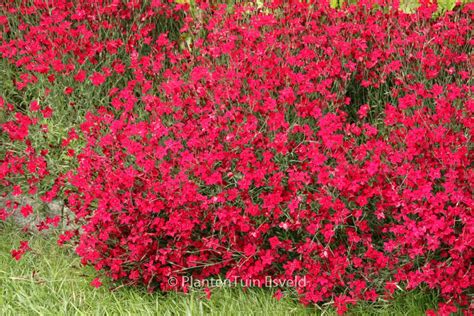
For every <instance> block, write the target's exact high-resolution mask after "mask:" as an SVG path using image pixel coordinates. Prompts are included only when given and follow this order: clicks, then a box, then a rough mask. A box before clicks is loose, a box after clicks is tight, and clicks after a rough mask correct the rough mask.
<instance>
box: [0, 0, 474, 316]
mask: <svg viewBox="0 0 474 316" xmlns="http://www.w3.org/2000/svg"><path fill="white" fill-rule="evenodd" d="M25 2H26V1H25ZM49 2H50V1H39V0H38V1H34V3H35V6H34V7H31V6H27V5H25V6H22V7H21V8H15V6H14V5H13V4H7V5H4V7H3V8H2V9H3V11H4V12H6V15H5V16H2V17H0V26H1V27H2V28H3V32H2V33H0V34H1V37H0V40H1V45H0V54H2V57H3V58H4V59H5V60H8V63H10V64H12V65H15V67H18V68H19V69H20V71H19V75H18V76H19V78H18V79H17V80H15V87H16V89H17V90H18V91H23V90H25V89H30V90H28V91H30V92H28V93H32V92H31V91H36V90H34V89H41V88H38V86H39V87H48V88H47V90H48V91H49V90H54V91H56V92H57V93H60V94H61V97H62V98H63V99H64V100H76V101H74V102H73V103H74V104H69V105H68V107H69V108H74V111H76V112H75V113H83V115H82V116H81V118H80V124H77V126H76V128H75V129H70V130H69V131H68V133H67V135H66V137H64V139H62V140H61V145H60V146H59V149H57V150H60V151H61V152H62V153H63V155H64V156H67V157H69V159H72V160H73V161H74V164H73V168H71V170H67V171H65V172H63V173H61V174H59V175H57V176H55V177H54V180H48V181H49V182H48V183H49V187H48V190H46V191H45V192H42V194H41V196H42V199H43V200H44V201H51V200H52V199H54V198H55V197H57V196H61V197H64V198H65V199H66V200H67V206H68V207H69V208H70V209H71V210H72V211H73V213H74V215H75V217H74V220H75V221H76V222H77V223H79V224H80V225H81V226H80V228H79V229H77V230H75V231H68V232H66V233H65V234H63V235H62V236H61V237H60V240H59V242H60V243H64V242H67V241H70V240H72V241H74V242H75V243H76V244H77V248H76V252H77V254H78V255H79V256H81V258H82V262H83V263H84V264H90V265H93V266H94V267H95V268H96V269H97V270H101V271H104V272H105V273H106V274H107V275H109V276H110V277H111V278H112V279H114V280H126V281H128V282H129V283H131V284H145V285H146V286H147V287H148V288H149V289H150V290H154V289H160V290H164V291H167V290H176V289H178V290H184V291H186V290H187V288H186V282H182V280H183V279H185V278H193V279H194V280H204V279H206V278H210V277H214V276H224V277H225V278H227V279H229V280H243V281H245V280H261V281H262V282H261V283H262V284H263V283H264V281H265V278H267V277H268V276H272V277H273V278H274V279H295V278H304V279H305V282H304V283H303V284H301V285H300V284H296V285H295V290H296V291H297V292H298V294H299V296H300V299H301V301H302V302H303V303H305V304H310V303H319V302H323V301H328V300H333V301H334V304H335V305H336V307H337V308H338V311H339V312H341V313H343V312H344V311H345V310H346V306H347V304H353V303H355V302H357V301H358V300H369V301H374V300H376V299H377V298H378V297H379V296H383V297H390V296H391V295H392V294H393V292H394V291H395V290H396V289H397V288H400V287H403V288H405V289H414V288H417V287H419V286H426V287H429V288H431V289H435V290H438V291H440V293H441V295H442V297H444V298H445V299H446V302H449V303H446V304H445V303H441V304H440V309H439V313H441V314H449V313H450V312H452V311H455V310H456V306H468V305H469V296H468V295H467V294H468V292H469V290H470V289H471V290H472V286H473V285H474V277H473V275H474V273H473V272H472V269H471V264H472V259H473V255H474V253H473V249H474V247H473V246H474V239H473V233H474V215H473V209H472V206H473V205H474V199H473V192H472V183H474V171H473V168H472V166H473V148H472V142H471V137H472V130H473V128H474V121H473V119H472V118H473V117H474V101H473V98H472V93H473V85H472V75H473V62H474V60H473V58H472V55H471V52H472V44H473V39H472V38H473V37H472V31H473V25H472V18H473V15H474V5H472V4H471V5H465V6H463V7H462V8H457V9H456V10H455V11H453V12H448V13H446V14H445V15H443V16H440V17H438V18H436V19H434V18H433V17H432V16H433V13H434V12H435V11H436V6H435V5H433V4H431V3H428V2H425V1H421V5H420V7H419V8H418V9H417V11H416V12H415V13H413V14H406V13H403V12H402V11H400V10H398V7H397V4H396V3H395V2H391V1H375V0H364V1H359V2H358V4H355V5H347V6H345V7H343V8H341V9H340V10H333V9H331V8H330V6H329V5H328V4H327V3H322V2H320V1H317V2H316V3H306V2H301V3H300V2H295V3H292V4H291V5H289V4H287V3H285V2H283V1H272V2H269V3H266V4H265V5H263V6H257V5H255V4H252V3H247V4H242V5H237V4H236V5H233V6H232V7H228V6H226V5H217V6H216V5H212V4H209V3H207V2H203V3H198V4H199V9H196V8H194V10H195V11H193V14H190V13H189V12H188V13H183V12H186V10H187V9H188V8H187V6H186V5H173V6H170V5H169V4H166V5H165V4H162V3H161V2H160V1H150V3H149V4H146V5H144V4H142V3H141V2H140V1H126V3H124V1H109V2H111V3H110V4H108V5H102V6H101V5H99V3H102V1H92V2H88V3H90V4H87V5H85V4H83V5H78V4H75V3H76V2H74V1H65V0H63V1H54V2H55V3H56V2H57V4H56V6H55V7H54V9H51V8H50V7H49V6H50V5H51V4H49ZM134 12H139V13H134ZM196 12H198V13H199V14H197V13H196ZM21 15H31V16H33V17H34V18H32V19H30V20H29V22H28V23H26V22H24V21H22V20H23V18H22V17H21ZM13 17H15V20H14V18H13ZM163 17H165V18H166V19H169V20H173V21H174V20H176V21H178V22H176V23H178V24H177V25H179V28H180V34H181V36H180V37H179V38H177V39H174V40H173V39H172V36H171V34H170V33H168V35H166V33H160V32H159V30H157V29H156V24H155V23H154V21H156V20H157V19H158V18H160V19H163ZM122 19H123V21H124V22H122ZM12 21H15V22H16V23H17V24H16V25H13V23H12ZM14 27H15V28H16V29H15V30H13V28H14ZM127 28H129V29H127ZM15 32H16V33H15ZM114 32H115V33H114ZM104 34H105V35H104ZM111 34H112V35H111ZM114 36H115V37H114ZM67 83H69V84H67ZM77 87H86V88H85V89H86V90H87V89H96V91H98V94H97V96H100V98H98V99H97V100H94V102H95V104H94V107H93V108H91V107H90V108H87V107H86V106H84V105H83V104H84V102H83V101H81V100H80V99H79V98H78V95H75V94H76V93H83V92H81V91H78V90H81V89H84V88H77ZM43 89H44V88H43ZM48 91H44V93H45V94H47V93H48ZM28 93H26V94H24V95H28ZM79 95H80V94H79ZM73 98H74V99H73ZM29 102H31V103H30V104H29V105H28V106H26V105H24V104H23V103H21V102H20V103H18V104H14V98H13V93H12V96H11V97H10V99H7V97H5V100H4V99H2V100H1V102H0V111H2V112H0V113H3V114H2V115H4V116H5V117H7V118H8V119H4V122H2V124H1V128H2V133H5V135H6V136H5V137H4V136H2V137H4V138H7V140H8V141H9V142H12V143H21V144H24V147H25V150H24V151H23V152H15V151H13V150H7V151H6V152H5V153H2V155H3V156H1V157H0V158H1V160H0V181H1V182H0V183H2V184H4V185H5V187H6V188H7V189H8V190H7V191H8V192H7V193H4V195H5V196H7V197H11V196H15V195H21V194H27V193H29V194H35V193H36V186H37V184H38V183H39V182H41V181H43V180H44V179H50V177H48V175H49V174H50V172H49V168H50V165H51V162H48V161H47V159H46V158H45V157H47V156H48V149H45V148H37V147H35V144H34V142H32V141H31V139H30V138H31V137H32V132H31V131H33V130H38V133H45V134H47V133H48V130H45V129H44V128H43V129H42V125H41V124H45V123H44V122H46V121H47V120H48V119H51V116H52V115H54V114H55V112H56V111H57V110H56V109H55V108H51V107H49V106H47V105H43V104H40V103H38V102H37V101H35V100H30V101H29ZM65 102H66V103H67V102H68V101H65ZM42 122H43V123H42ZM78 141H81V142H82V143H81V146H80V148H79V149H78V150H74V148H72V145H71V144H73V143H75V142H78ZM19 179H20V180H22V181H23V182H21V185H20V180H19ZM12 212H21V213H22V214H23V215H25V216H29V215H30V213H32V209H31V208H28V207H26V208H25V207H23V208H21V207H20V206H19V205H18V203H15V202H14V200H13V199H12V200H11V201H10V202H9V203H7V206H6V207H5V208H3V209H0V219H5V218H6V217H8V216H9V215H10V214H12ZM53 222H54V219H50V218H49V219H46V220H45V221H44V222H43V225H45V226H49V225H52V223H53ZM170 278H173V279H175V280H177V281H178V282H175V283H173V284H170V283H169V282H168V280H169V279H170ZM99 284H100V283H99V282H98V281H97V282H94V285H95V286H98V285H99Z"/></svg>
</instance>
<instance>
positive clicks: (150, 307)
mask: <svg viewBox="0 0 474 316" xmlns="http://www.w3.org/2000/svg"><path fill="white" fill-rule="evenodd" d="M22 239H27V240H29V241H30V246H31V248H32V249H33V250H32V251H30V252H28V253H27V254H25V255H24V257H23V258H22V259H21V260H20V261H18V262H17V261H15V260H14V259H13V258H12V257H11V255H10V250H11V249H12V247H16V246H18V244H19V241H20V240H22ZM95 277H96V274H95V271H94V269H93V268H91V267H83V266H82V265H81V264H80V260H79V257H78V256H76V255H75V254H74V252H73V249H71V248H68V247H63V248H59V247H57V246H56V240H55V236H54V234H53V235H51V234H49V235H48V234H41V235H35V236H28V235H20V234H19V233H18V229H17V228H16V229H15V227H13V226H12V225H9V224H5V223H2V224H0V315H335V312H334V310H333V309H332V307H331V306H329V305H328V306H325V307H321V308H318V307H315V306H310V307H305V306H303V305H302V304H300V303H298V301H297V300H296V299H295V298H292V297H291V296H286V297H284V298H282V299H281V300H280V301H277V300H276V299H275V298H274V297H273V291H272V290H270V289H247V290H246V291H244V290H242V289H238V288H219V289H214V290H213V291H212V296H211V299H210V300H208V299H206V296H205V294H204V292H203V291H200V290H194V291H191V293H189V294H183V293H167V294H163V293H153V294H149V293H147V292H146V291H145V290H144V289H142V288H133V287H125V286H123V287H118V288H117V287H116V286H115V289H114V284H112V283H110V282H107V281H104V285H103V286H102V287H100V288H99V289H95V288H93V287H92V286H90V284H89V283H90V281H91V280H92V279H93V278H95ZM436 305H437V296H436V295H435V294H433V293H424V292H421V291H416V292H400V293H399V294H398V295H397V296H396V297H395V299H394V300H393V301H392V302H378V303H374V304H369V303H361V304H358V305H356V306H353V307H350V309H349V312H348V314H349V315H422V314H424V312H425V311H426V310H427V309H428V308H433V307H435V306H436Z"/></svg>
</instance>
